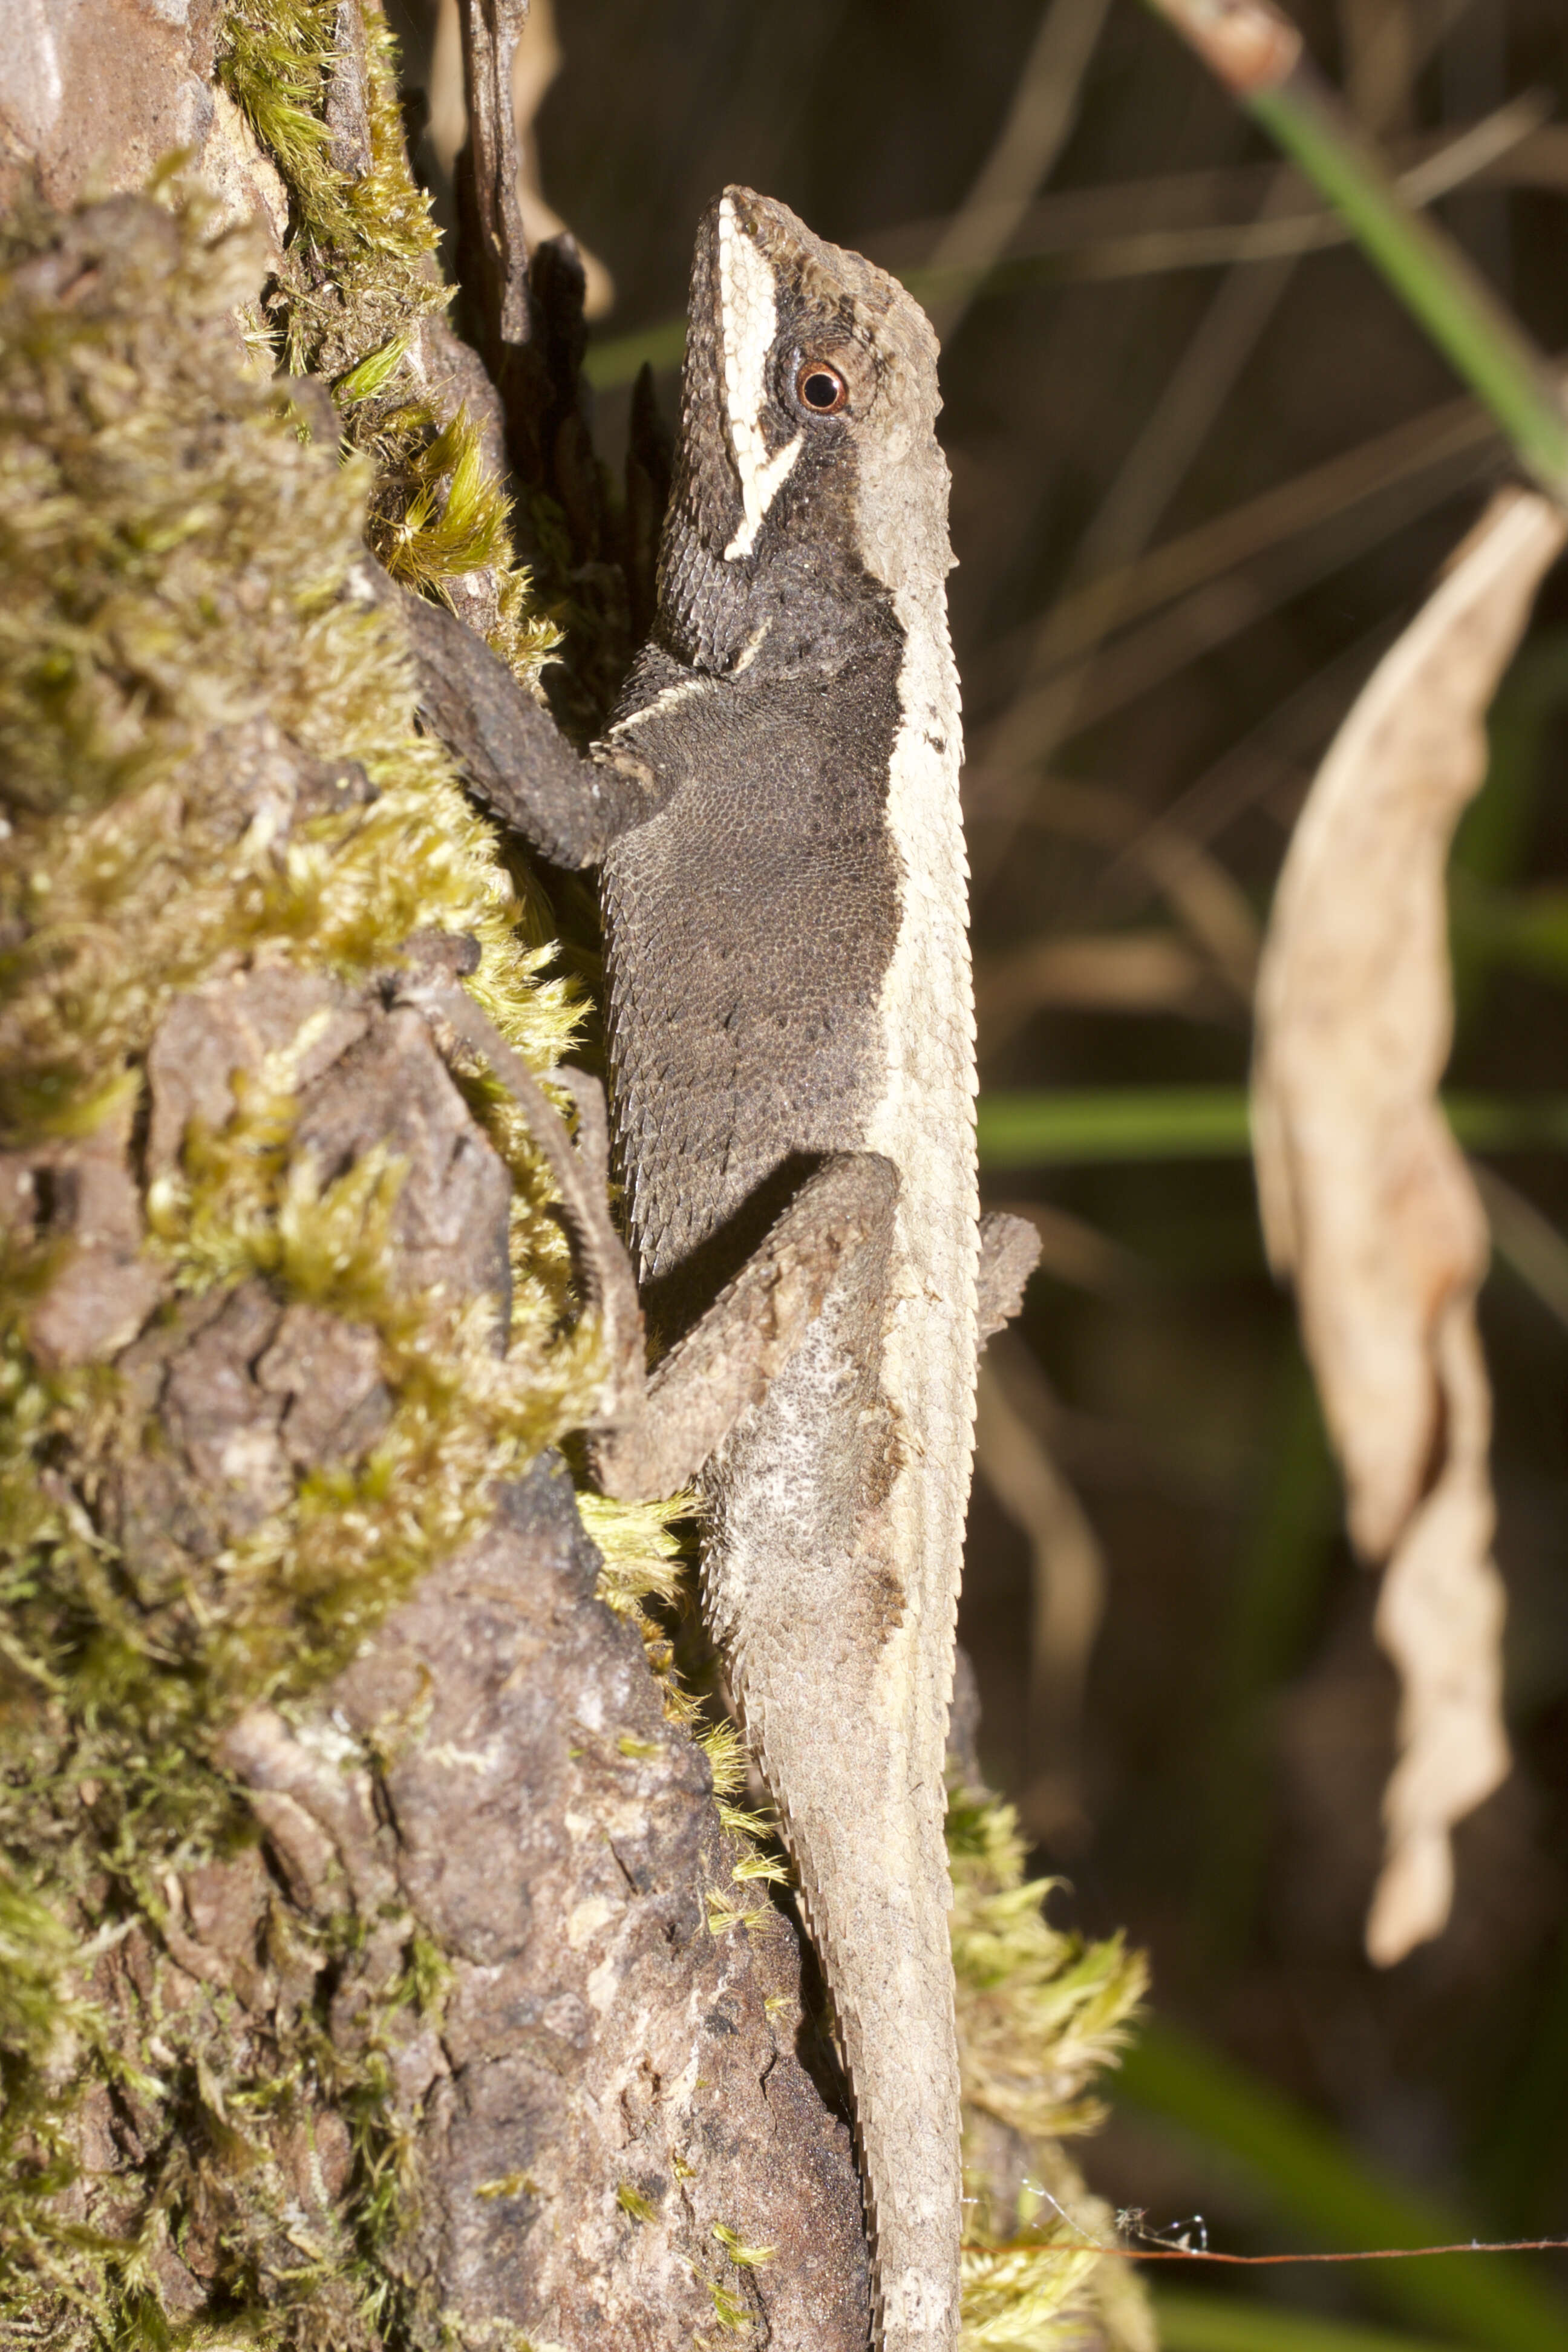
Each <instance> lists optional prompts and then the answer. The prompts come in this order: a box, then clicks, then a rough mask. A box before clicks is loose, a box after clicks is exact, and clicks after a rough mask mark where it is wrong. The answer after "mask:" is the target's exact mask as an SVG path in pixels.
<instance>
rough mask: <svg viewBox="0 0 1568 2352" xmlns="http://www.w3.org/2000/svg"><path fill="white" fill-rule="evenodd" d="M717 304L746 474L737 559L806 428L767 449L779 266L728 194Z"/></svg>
mask: <svg viewBox="0 0 1568 2352" xmlns="http://www.w3.org/2000/svg"><path fill="white" fill-rule="evenodd" d="M719 307H720V314H721V317H720V324H721V337H722V346H723V355H724V406H725V409H726V411H727V413H728V415H729V419H730V445H731V448H732V449H733V450H734V453H735V470H736V472H737V473H738V474H739V476H740V478H741V509H742V513H741V527H740V529H739V530H737V531H736V533H735V536H734V538H733V539H732V540H731V541H730V544H729V546H728V547H727V548H726V549H725V550H724V561H725V562H726V563H731V562H733V561H734V559H735V558H736V556H738V555H750V553H751V551H752V547H753V546H754V545H755V543H756V537H757V533H758V531H759V530H761V529H762V527H763V518H764V517H765V516H766V514H767V511H768V509H769V508H770V507H771V506H772V504H773V500H774V499H775V498H776V497H777V496H778V493H779V490H780V488H782V487H783V485H784V482H785V481H787V480H788V478H789V473H790V468H791V467H793V466H794V464H795V459H796V458H797V457H799V455H800V451H801V444H802V441H803V439H804V437H805V436H803V435H801V434H799V433H797V434H796V435H795V439H794V440H793V441H786V442H785V444H784V447H783V448H782V449H777V450H775V451H774V452H773V456H772V457H769V455H768V446H767V443H766V441H765V440H764V439H763V411H764V409H765V408H766V406H767V399H768V357H769V354H770V352H772V350H773V336H774V334H775V333H776V331H777V329H778V309H777V306H776V304H775V303H774V301H773V272H772V271H771V270H770V269H769V268H768V265H767V263H766V262H765V261H764V260H763V257H762V255H761V254H760V253H759V252H758V251H757V248H756V247H755V246H754V245H753V244H752V240H751V238H750V237H749V236H747V235H746V233H745V231H744V230H743V229H742V226H741V225H740V223H739V221H738V220H737V219H736V217H735V207H734V205H732V204H731V201H730V199H729V197H728V196H726V197H725V198H724V199H723V201H722V203H721V205H720V206H719Z"/></svg>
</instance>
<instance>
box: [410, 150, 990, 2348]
mask: <svg viewBox="0 0 1568 2352" xmlns="http://www.w3.org/2000/svg"><path fill="white" fill-rule="evenodd" d="M937 408H938V397H937V388H936V341H935V337H934V335H933V334H932V332H931V327H930V325H929V323H928V322H927V320H925V318H924V316H923V314H922V313H921V310H919V309H918V307H917V306H916V304H915V303H914V302H913V301H912V299H910V296H909V295H907V294H906V293H905V292H904V290H903V289H902V288H900V286H899V285H898V284H897V282H896V281H895V280H893V279H892V278H888V277H886V276H885V275H884V274H883V273H882V272H881V271H880V270H878V269H876V268H873V267H872V266H871V265H870V264H869V263H868V262H866V261H864V260H862V259H861V257H859V256H858V255H856V254H852V253H847V252H844V251H841V250H840V249H839V248H837V247H833V246H830V245H827V244H825V243H824V242H823V241H822V240H821V239H819V238H817V237H816V236H813V234H812V233H811V231H810V230H808V229H807V228H806V227H805V226H804V224H803V223H801V222H800V221H799V220H797V219H796V217H795V215H794V214H793V213H791V212H789V211H788V210H786V208H785V207H784V205H779V204H776V203H774V202H773V201H771V200H770V199H767V198H764V197H760V196H756V195H753V194H752V193H751V192H750V191H748V190H745V189H742V188H731V189H729V190H727V191H726V192H725V194H724V195H723V196H722V197H721V199H719V201H718V202H717V203H716V204H715V205H712V206H711V207H710V210H709V212H708V213H707V215H705V216H704V219H703V222H702V225H701V227H700V233H699V236H698V241H697V250H696V257H695V261H694V266H693V273H692V287H691V307H690V320H689V337H688V345H687V359H686V368H685V373H684V377H683V383H682V412H681V433H680V441H679V456H678V462H677V467H676V472H675V478H674V482H673V486H672V491H671V499H670V508H669V512H668V517H667V520H666V526H665V535H664V539H663V541H662V546H661V553H660V564H659V579H658V611H657V618H656V622H655V626H654V630H653V635H652V637H651V638H650V641H649V643H648V645H647V646H646V647H645V648H644V650H643V653H642V654H641V656H639V658H638V661H637V665H636V667H635V668H634V671H633V674H632V677H631V678H630V680H629V681H628V684H627V687H626V691H625V693H624V695H623V697H622V700H621V703H620V705H619V707H618V709H617V712H616V718H615V719H614V722H613V724H612V726H611V728H610V730H609V734H608V736H607V738H606V740H605V742H604V743H602V744H600V745H598V746H596V747H595V753H594V756H593V759H592V760H591V761H582V760H580V759H579V758H578V756H577V755H576V754H575V753H574V752H573V751H571V750H570V748H569V747H568V746H567V745H566V744H565V743H564V741H563V740H562V739H561V738H560V737H559V736H558V735H556V734H555V732H554V730H553V729H552V727H551V725H550V722H549V721H548V719H546V717H545V715H544V714H543V713H542V711H541V710H540V709H538V708H537V706H536V705H534V704H532V703H531V702H530V701H529V700H528V698H526V697H524V696H523V695H522V694H521V691H520V689H518V688H517V687H516V686H515V684H514V683H513V681H512V680H511V679H510V676H509V675H508V674H507V673H506V672H505V670H504V668H503V667H502V666H501V665H500V664H499V663H498V662H497V661H496V660H495V659H494V657H493V656H491V655H489V653H488V651H487V650H486V649H485V648H484V647H483V646H480V645H479V643H478V641H477V640H476V639H474V638H473V637H472V636H470V635H468V632H467V631H466V630H464V629H463V628H462V626H461V625H460V624H458V623H457V622H456V621H454V620H453V619H452V618H451V616H450V615H448V614H445V613H442V612H440V611H439V610H438V609H437V608H436V607H434V606H432V605H430V604H420V603H418V602H417V600H414V599H405V612H406V617H407V620H408V626H409V633H410V636H411V640H412V642H413V645H414V648H415V652H416V656H417V659H418V662H419V666H420V672H421V698H422V705H423V707H424V709H426V714H427V716H428V718H429V719H430V722H431V723H432V724H434V725H435V726H436V728H437V731H438V732H440V733H441V734H442V735H443V736H444V737H445V738H446V740H447V742H448V743H449V744H450V745H451V746H452V747H453V749H454V750H455V751H457V752H458V756H459V758H460V759H461V760H462V761H463V764H464V766H465V768H466V770H467V772H468V777H469V781H470V783H471V785H472V787H473V789H474V790H475V791H476V793H478V794H479V797H480V798H481V799H483V800H485V801H486V802H487V803H489V806H490V807H491V808H492V809H494V810H495V811H496V813H497V814H500V816H501V817H502V818H503V819H504V820H505V821H506V822H507V823H508V824H511V825H513V826H514V827H515V828H516V829H517V830H519V831H521V833H523V834H524V835H527V837H528V838H529V839H531V841H532V842H533V843H534V844H535V845H536V846H538V847H540V848H541V849H542V850H543V852H544V853H545V855H546V856H550V857H552V858H553V859H555V860H557V861H558V862H560V863H563V864H566V865H572V866H586V865H594V864H597V865H599V866H600V867H601V869H602V873H601V881H602V903H603V910H604V918H605V945H606V960H607V966H608V972H609V1002H608V1007H607V1029H608V1037H609V1045H610V1062H611V1072H612V1079H613V1094H614V1110H615V1125H616V1144H617V1149H618V1153H619V1159H620V1164H621V1170H622V1173H623V1176H624V1179H625V1183H626V1201H627V1213H628V1219H629V1223H630V1227H631V1234H632V1242H633V1248H634V1252H635V1255H636V1257H637V1265H638V1271H639V1273H640V1276H641V1277H642V1283H643V1288H644V1296H645V1298H646V1299H647V1302H648V1303H649V1304H650V1305H651V1306H652V1307H654V1309H655V1312H656V1313H657V1314H658V1318H659V1319H660V1321H661V1323H663V1324H664V1325H665V1326H666V1328H668V1329H673V1330H678V1331H680V1332H681V1333H682V1336H680V1337H679V1338H678V1339H676V1342H675V1345H674V1346H673V1347H672V1348H671V1349H670V1351H669V1353H668V1355H666V1356H665V1358H664V1359H663V1360H662V1361H661V1362H660V1364H659V1365H658V1368H657V1370H655V1371H654V1373H653V1374H652V1375H651V1377H650V1378H648V1379H647V1381H646V1384H645V1376H644V1370H643V1361H642V1352H641V1342H640V1318H639V1311H638V1307H637V1300H636V1298H635V1296H633V1294H632V1286H631V1281H630V1276H629V1272H628V1271H626V1269H625V1265H624V1260H619V1259H618V1256H617V1245H616V1244H615V1242H614V1238H613V1236H612V1235H611V1234H610V1232H609V1229H608V1226H607V1224H606V1223H605V1217H604V1211H603V1207H602V1199H603V1195H602V1189H601V1188H600V1186H599V1182H598V1179H597V1177H596V1175H595V1168H596V1166H597V1162H598V1158H599V1155H600V1152H601V1150H602V1141H603V1139H602V1136H601V1135H600V1133H599V1119H598V1113H597V1112H596V1111H594V1110H593V1109H592V1088H591V1082H589V1086H588V1092H587V1093H586V1094H584V1092H582V1091H581V1090H579V1103H580V1109H581V1110H582V1112H583V1117H584V1126H583V1130H582V1133H583V1149H584V1152H585V1154H586V1156H587V1160H588V1161H592V1162H593V1163H594V1165H593V1166H592V1167H590V1166H588V1165H586V1164H584V1166H579V1165H578V1164H577V1160H576V1157H575V1156H574V1154H573V1153H572V1152H571V1151H570V1150H568V1149H567V1147H566V1146H565V1143H564V1139H563V1137H562V1136H561V1135H560V1133H559V1130H556V1131H555V1133H554V1135H553V1137H552V1133H551V1121H552V1114H550V1113H549V1112H548V1108H547V1106H545V1105H544V1104H543V1103H542V1098H538V1097H537V1089H534V1088H532V1082H531V1080H529V1079H528V1077H527V1074H526V1073H525V1072H523V1071H521V1068H518V1067H516V1066H515V1057H512V1056H510V1055H509V1054H508V1050H507V1049H506V1047H505V1046H504V1045H503V1044H502V1042H501V1041H500V1039H499V1038H497V1037H495V1036H494V1034H493V1033H489V1032H488V1029H487V1027H486V1024H483V1023H482V1022H480V1023H479V1025H478V1026H476V1020H477V1016H476V1014H475V1013H474V1010H473V1008H472V1007H471V1006H469V1005H468V1004H467V1003H466V1000H464V1001H461V1002H459V1001H458V998H457V995H456V992H452V991H450V990H447V991H446V992H445V994H444V996H443V997H442V999H441V1006H440V1008H439V1009H440V1010H441V1012H442V1017H443V1018H444V1019H445V1020H447V1022H448V1024H450V1025H451V1026H453V1027H454V1028H456V1029H457V1030H458V1031H459V1032H461V1033H462V1034H467V1035H468V1038H469V1040H470V1043H477V1044H478V1045H479V1049H480V1050H482V1051H484V1052H486V1053H488V1054H489V1057H490V1059H491V1060H492V1062H493V1063H494V1064H495V1065H496V1066H497V1067H498V1070H500V1069H504V1068H505V1066H508V1065H511V1066H512V1067H511V1076H510V1079H509V1081H508V1082H509V1083H510V1084H511V1085H512V1087H513V1090H514V1092H516V1093H517V1094H518V1095H519V1097H520V1100H524V1102H525V1108H526V1109H527V1115H528V1116H529V1117H530V1118H531V1123H532V1124H533V1125H534V1126H535V1129H536V1132H537V1133H538V1134H539V1136H540V1139H541V1140H542V1145H543V1147H544V1148H545V1149H546V1151H547V1155H548V1156H549V1157H550V1158H551V1162H552V1167H554V1168H555V1171H556V1174H557V1179H558V1181H559V1182H560V1183H561V1186H562V1192H563V1203H564V1204H565V1207H566V1213H567V1214H568V1217H569V1219H570V1220H571V1221H572V1222H573V1223H574V1231H575V1232H576V1234H577V1235H578V1240H579V1244H580V1249H581V1252H582V1255H583V1258H584V1267H585V1273H586V1276H587V1281H588V1289H589V1295H590V1297H591V1299H593V1300H595V1302H596V1303H597V1304H598V1305H599V1307H600V1309H601V1312H602V1313H603V1315H604V1318H605V1329H606V1332H607V1333H608V1334H609V1338H610V1352H611V1356H612V1360H613V1369H612V1377H611V1379H610V1381H608V1382H607V1383H606V1390H605V1401H604V1402H603V1403H602V1406H601V1419H600V1423H598V1424H596V1427H597V1435H596V1437H595V1444H594V1448H593V1458H594V1460H595V1466H596V1469H597V1471H598V1474H599V1475H600V1478H601V1483H603V1484H604V1485H605V1487H606V1489H607V1490H608V1491H611V1492H614V1493H616V1494H621V1495H626V1496H634V1495H639V1494H640V1495H645V1496H657V1495H660V1494H667V1493H669V1492H672V1491H674V1489H675V1488H676V1487H677V1486H679V1484H680V1483H681V1482H682V1481H683V1480H684V1479H685V1478H686V1477H688V1476H689V1475H691V1474H692V1473H693V1472H696V1473H699V1474H700V1486H701V1489H702V1492H703V1495H704V1496H705V1499H706V1503H707V1515H706V1521H705V1526H704V1530H703V1543H702V1549H703V1590H704V1602H705V1608H706V1611H707V1613H708V1617H709V1621H710V1625H711V1628H712V1630H713V1632H714V1633H715V1636H716V1638H717V1639H718V1641H719V1643H721V1647H722V1649H723V1652H724V1654H725V1656H726V1659H727V1662H728V1665H729V1669H730V1674H731V1684H732V1687H733V1689H734V1691H735V1694H736V1697H737V1700H738V1702H739V1705H740V1708H741V1711H742V1717H743V1719H744V1723H745V1727H746V1730H747V1734H748V1738H749V1739H750V1741H751V1743H752V1746H753V1748H754V1749H755V1752H756V1754H757V1756H758V1759H759V1762H760V1764H761V1768H762V1770H763V1777H764V1778H765V1780H767V1782H768V1785H769V1787H770V1789H771V1790H772V1792H773V1796H774V1798H775V1800H776V1802H777V1804H778V1808H779V1812H780V1817H781V1821H782V1823H783V1827H784V1835H785V1839H786V1842H787V1843H788V1845H789V1848H790V1852H791V1854H792V1856H793V1858H794V1860H795V1864H796V1867H797V1872H798V1876H799V1881H800V1887H801V1895H802V1901H803V1906H804V1909H805V1916H806V1921H807V1925H808V1927H809V1929H810V1932H811V1935H812V1937H813V1938H814V1941H815V1942H816V1947H817V1949H818V1953H819V1956H820V1958H821V1959H822V1962H823V1967H824V1973H825V1976H826V1981H827V1985H828V1989H829V1991H830V1993H831V1995H832V1999H833V2002H834V2007H835V2011H836V2013H837V2020H838V2024H839V2029H840V2032H841V2036H842V2041H843V2046H844V2053H845V2057H846V2062H847V2069H848V2074H849V2078H850V2086H851V2090H852V2094H853V2098H854V2105H855V2110H856V2122H857V2130H858V2139H859V2144H860V2151H861V2162H862V2173H863V2179H864V2182H865V2189H866V2200H867V2211H868V2225H869V2231H870V2237H871V2244H872V2279H873V2302H874V2308H875V2336H876V2342H877V2346H878V2347H879V2352H951V2347H952V2346H953V2345H954V2344H955V2342H956V2339H957V2334H958V2326H959V2281H958V2249H959V2224H960V2197H961V2176H960V2160H959V2076H958V2060H957V2051H956V2043H955V2036H954V2028H953V2003H952V1961H951V1955H950V1950H949V1939H948V1926H947V1908H948V1903H949V1880H948V1872H947V1858H946V1849H945V1843H944V1838H943V1812H944V1803H945V1796H944V1786H943V1765H944V1757H945V1747H946V1732H947V1717H948V1708H949V1701H950V1696H951V1690H952V1666H953V1629H954V1618H955V1612H956V1605H957V1596H958V1579H959V1569H960V1561H961V1556H962V1547H963V1519H964V1510H965V1505H966V1500H967V1495H968V1486H969V1475H970V1458H971V1446H972V1423H973V1391H974V1373H975V1358H976V1354H977V1349H978V1346H979V1344H980V1342H981V1340H982V1339H983V1337H984V1333H985V1332H986V1331H988V1330H990V1329H994V1328H998V1327H999V1325H1000V1324H1001V1322H1003V1321H1004V1320H1005V1318H1006V1317H1007V1315H1008V1314H1009V1313H1011V1312H1014V1311H1016V1307H1017V1303H1018V1298H1019V1296H1020V1294H1021V1289H1022V1284H1023V1281H1024V1279H1025V1277H1026V1274H1027V1272H1028V1270H1029V1267H1030V1265H1032V1264H1033V1259H1034V1255H1035V1254H1036V1251H1037V1243H1036V1242H1035V1241H1034V1239H1033V1236H1032V1234H1028V1233H1027V1232H1026V1230H1025V1229H1023V1228H1021V1227H1020V1226H1019V1224H1018V1223H1017V1221H1016V1220H1005V1219H1004V1220H1000V1221H990V1220H988V1221H987V1225H988V1227H990V1230H989V1231H987V1232H986V1233H985V1234H984V1236H983V1234H982V1229H981V1227H980V1225H979V1223H978V1222H977V1203H976V1187H975V1156H974V1139H973V1091H974V1060H973V1012H972V996H971V987H970V966H969V952H968V943H967V937H966V866H965V861H964V855H963V835H962V828H961V824H960V816H959V802H958V774H959V765H960V734H959V714H958V688H957V678H956V675H955V671H954V667H953V663H952V653H951V650H950V646H949V640H948V633H947V620H946V598H945V590H944V582H945V577H946V573H947V572H948V570H949V569H950V567H951V563H952V556H951V552H950V550H949V545H948V537H947V467H946V463H945V460H944V459H943V457H942V452H941V450H940V448H939V446H938V444H937V441H936V437H935V432H934V423H935V417H936V413H937ZM481 1031H483V1032H484V1033H485V1034H481ZM983 1238H984V1244H985V1250H984V1259H983V1255H982V1241H983ZM617 1267H618V1268H619V1270H617ZM977 1272H978V1276H979V1281H980V1294H981V1295H980V1300H979V1304H978V1307H977V1292H976V1283H977ZM715 1294H717V1296H715ZM693 1318H696V1319H695V1320H693ZM617 1353H618V1355H619V1356H622V1357H625V1358H626V1359H628V1360H626V1361H625V1362H621V1363H618V1367H617V1364H616V1359H617Z"/></svg>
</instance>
